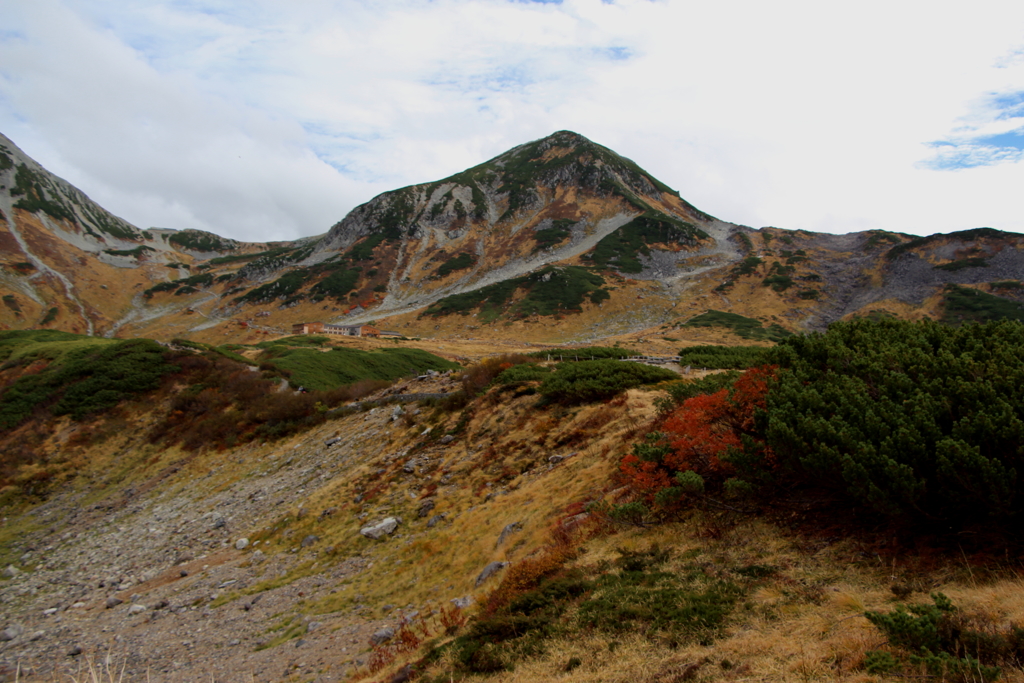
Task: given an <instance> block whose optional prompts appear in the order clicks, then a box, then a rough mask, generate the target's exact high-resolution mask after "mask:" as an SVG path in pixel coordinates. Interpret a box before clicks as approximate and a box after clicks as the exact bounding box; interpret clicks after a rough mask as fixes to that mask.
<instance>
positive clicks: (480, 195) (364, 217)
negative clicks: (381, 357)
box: [0, 131, 1024, 342]
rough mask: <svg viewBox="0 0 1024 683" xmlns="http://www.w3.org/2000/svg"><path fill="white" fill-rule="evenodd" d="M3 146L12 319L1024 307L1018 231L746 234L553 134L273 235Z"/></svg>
mask: <svg viewBox="0 0 1024 683" xmlns="http://www.w3.org/2000/svg"><path fill="white" fill-rule="evenodd" d="M0 143H2V144H0V185H2V187H0V211H2V213H3V216H2V218H3V220H2V222H0V245H2V246H3V249H2V257H0V268H2V270H0V289H3V300H4V304H5V306H3V307H0V325H2V326H5V327H9V328H22V327H38V326H52V327H57V328H60V329H66V330H70V331H78V332H87V333H95V334H107V335H114V334H119V335H146V336H150V337H154V338H171V337H174V336H191V337H195V338H209V339H211V340H212V339H213V338H214V337H215V338H216V340H217V341H220V342H223V341H225V337H227V339H232V338H236V337H239V338H240V337H242V336H250V337H251V336H252V335H253V334H255V333H258V332H265V333H285V332H287V331H288V330H289V329H290V325H291V324H292V323H296V322H304V321H316V320H323V321H331V322H352V323H356V322H367V321H370V320H374V321H376V322H377V323H378V324H379V325H382V326H385V327H391V328H395V329H398V330H401V331H403V332H406V333H408V334H444V335H463V336H474V337H516V338H520V339H533V340H545V341H569V340H590V339H595V338H600V337H603V336H608V335H610V334H617V333H627V332H641V331H644V330H649V331H654V332H657V331H661V332H664V331H665V330H670V329H675V328H679V327H688V328H689V329H690V330H691V332H692V333H694V334H696V333H697V332H698V331H700V330H705V331H706V330H708V329H713V330H717V331H718V332H720V333H724V334H726V335H730V334H731V335H739V336H740V337H743V336H744V335H745V334H747V333H745V332H742V330H748V331H749V330H750V329H764V330H768V329H774V330H778V331H781V332H780V333H790V332H795V331H800V330H813V329H822V328H823V327H825V326H826V325H827V324H828V323H830V322H832V321H834V320H838V319H841V318H843V317H849V316H856V315H869V316H897V317H908V318H915V317H922V316H928V317H937V318H942V319H946V320H948V321H950V322H954V323H956V322H959V321H962V320H970V319H986V318H991V317H1006V316H1010V317H1020V316H1021V314H1024V311H1022V309H1021V308H1020V302H1021V300H1024V297H1022V296H1021V293H1022V292H1024V288H1022V284H1021V283H1022V280H1024V256H1022V255H1021V248H1022V247H1024V241H1022V240H1024V237H1022V236H1021V235H1018V234H1014V233H1005V232H1001V231H998V230H993V229H989V228H981V229H973V230H966V231H962V232H958V233H952V234H950V235H933V236H931V237H925V238H915V237H913V236H910V235H905V234H900V233H895V232H886V231H869V232H863V233H852V234H849V235H831V234H818V233H810V232H806V231H788V230H783V229H779V228H762V229H760V230H754V229H752V228H748V227H745V226H740V225H735V224H732V223H727V222H724V221H721V220H718V219H716V218H713V217H711V216H709V215H707V214H705V213H703V212H701V211H700V210H698V209H696V208H694V207H693V206H692V205H690V204H689V203H687V202H686V201H685V200H683V199H682V198H681V197H680V196H679V193H678V192H676V191H674V190H672V189H671V188H669V187H668V186H667V185H665V184H664V183H662V182H661V181H659V180H658V179H656V178H654V177H653V176H651V175H650V174H649V173H647V172H645V171H644V170H643V169H641V168H640V167H639V166H637V165H636V164H635V163H634V162H632V161H630V160H629V159H626V158H624V157H622V156H620V155H618V154H616V153H615V152H613V151H612V150H610V149H608V148H606V147H602V146H601V145H598V144H596V143H594V142H591V141H590V140H588V139H586V138H585V137H583V136H580V135H577V134H576V133H572V132H568V131H561V132H558V133H555V134H553V135H550V136H548V137H546V138H543V139H541V140H537V141H535V142H531V143H528V144H525V145H521V146H519V147H516V148H514V149H511V150H509V151H508V152H505V153H504V154H501V155H499V156H497V157H495V158H494V159H491V160H490V161H487V162H485V163H483V164H480V165H479V166H475V167H473V168H471V169H468V170H466V171H463V172H462V173H458V174H456V175H454V176H451V177H449V178H445V179H442V180H438V181H434V182H430V183H423V184H419V185H412V186H410V187H406V188H402V189H399V190H394V191H391V192H385V193H383V194H381V195H379V196H377V197H375V198H373V199H372V200H370V201H369V202H367V203H366V204H363V205H361V206H359V207H357V208H355V209H354V210H353V211H352V212H350V213H349V215H348V216H346V217H345V218H344V219H343V220H341V221H340V222H338V223H337V224H335V225H334V226H333V227H331V228H330V230H329V231H328V232H327V233H326V234H324V235H322V236H319V237H312V238H307V239H304V240H298V241H296V242H289V243H274V244H261V243H240V242H236V241H233V240H227V239H224V238H221V237H218V236H217V235H214V234H211V233H204V232H198V231H173V230H160V229H155V228H153V229H149V230H140V229H139V228H137V227H135V226H133V225H131V224H129V223H127V222H126V221H124V220H122V219H119V218H117V217H116V216H113V215H111V214H109V213H108V212H106V211H105V210H103V209H102V208H101V207H99V206H98V205H96V204H95V203H93V202H92V201H91V200H89V199H88V197H86V196H85V195H84V194H83V193H82V192H80V191H79V190H77V189H75V188H74V187H72V186H71V185H70V184H68V183H67V182H65V181H63V180H61V179H59V178H56V177H55V176H53V175H51V174H49V173H48V172H47V171H46V170H45V169H43V168H42V167H40V166H39V165H38V164H36V163H35V162H34V161H32V160H31V159H29V158H28V157H27V156H26V155H24V153H22V152H21V151H20V150H18V149H17V147H15V146H14V144H13V143H11V142H10V141H9V140H7V139H6V138H2V140H0ZM730 316H731V317H730ZM737 320H739V321H744V322H741V323H737V322H736V321H737ZM730 321H733V322H730ZM239 323H241V324H239ZM752 326H753V327H752ZM756 336H757V335H755V337H756Z"/></svg>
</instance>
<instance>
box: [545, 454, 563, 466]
mask: <svg viewBox="0 0 1024 683" xmlns="http://www.w3.org/2000/svg"><path fill="white" fill-rule="evenodd" d="M563 460H565V458H564V457H563V456H561V455H552V456H551V457H550V458H548V462H549V463H551V464H552V465H557V464H558V463H560V462H562V461H563Z"/></svg>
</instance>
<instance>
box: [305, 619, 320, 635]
mask: <svg viewBox="0 0 1024 683" xmlns="http://www.w3.org/2000/svg"><path fill="white" fill-rule="evenodd" d="M321 626H323V624H322V623H321V622H319V621H311V622H309V623H308V624H306V632H307V633H310V632H312V631H315V630H317V629H318V628H320V627H321Z"/></svg>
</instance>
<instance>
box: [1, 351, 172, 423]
mask: <svg viewBox="0 0 1024 683" xmlns="http://www.w3.org/2000/svg"><path fill="white" fill-rule="evenodd" d="M33 332H35V336H36V337H39V336H40V332H41V331H33ZM51 334H55V333H53V332H51ZM58 335H59V336H58ZM2 337H5V338H11V339H15V338H17V335H16V334H15V333H10V332H7V333H3V335H2ZM68 337H70V339H68ZM55 339H56V340H57V341H63V342H68V343H75V342H76V341H78V340H79V339H81V337H78V335H66V336H64V335H63V334H60V333H57V334H55ZM33 360H38V358H37V357H32V356H28V357H24V356H23V357H22V358H21V359H20V360H19V362H21V363H28V362H30V361H33ZM176 369H177V368H176V366H175V365H174V364H173V359H172V358H171V357H170V355H169V354H168V353H167V352H166V351H165V350H164V349H163V348H161V347H160V345H159V344H157V343H156V342H154V341H151V340H149V339H130V340H126V341H118V342H112V343H107V344H102V345H94V344H88V345H85V346H80V347H79V348H73V349H72V350H69V351H68V352H67V353H65V354H62V356H61V357H59V358H57V359H55V360H53V361H51V362H50V363H49V364H48V365H46V367H44V368H43V369H42V370H40V371H39V372H35V373H31V374H26V375H23V376H22V377H20V378H18V379H17V380H16V381H15V382H14V383H13V384H11V385H10V386H8V387H7V388H6V389H5V390H4V392H3V394H0V429H11V428H13V427H16V426H18V425H19V424H21V423H22V422H24V421H25V420H26V419H28V418H29V417H30V416H31V415H33V414H34V413H37V412H39V411H44V412H47V413H49V414H51V415H55V416H59V415H70V416H71V417H72V418H74V419H76V420H80V419H82V418H84V417H86V416H87V415H89V414H92V413H96V412H100V411H103V410H106V409H108V408H111V407H113V406H115V405H117V404H118V403H120V402H121V401H122V400H124V399H126V398H128V397H130V396H133V395H136V394H139V393H142V392H145V391H150V390H152V389H155V388H157V387H158V386H159V385H160V381H161V380H162V378H163V377H164V376H165V375H167V374H168V373H170V372H173V371H174V370H176Z"/></svg>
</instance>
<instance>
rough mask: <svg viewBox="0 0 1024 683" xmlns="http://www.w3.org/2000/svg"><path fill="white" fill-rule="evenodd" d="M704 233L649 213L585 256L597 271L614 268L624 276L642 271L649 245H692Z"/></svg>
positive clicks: (704, 235)
mask: <svg viewBox="0 0 1024 683" xmlns="http://www.w3.org/2000/svg"><path fill="white" fill-rule="evenodd" d="M706 237H707V233H705V232H704V231H703V230H701V229H699V228H697V227H696V226H694V225H691V224H689V223H684V222H683V221H680V220H678V219H675V218H671V217H669V216H666V215H665V214H661V213H655V212H648V213H645V214H643V215H642V216H637V217H636V218H634V219H633V220H631V221H630V222H629V223H626V224H625V225H623V226H622V227H621V228H619V229H618V230H616V231H614V232H613V233H611V234H610V235H607V236H606V237H604V238H602V239H601V241H600V242H598V243H597V245H596V246H595V247H594V250H593V252H591V253H590V254H589V255H588V258H590V259H591V260H592V261H593V263H594V265H596V266H598V267H599V268H607V267H609V266H611V267H614V268H616V269H618V270H620V271H622V272H624V273H639V272H640V271H642V270H643V264H641V263H640V259H639V256H640V255H644V256H647V255H649V254H650V253H651V249H650V245H652V244H666V245H667V244H678V243H682V244H694V243H695V242H696V241H697V240H698V239H704V238H706Z"/></svg>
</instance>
